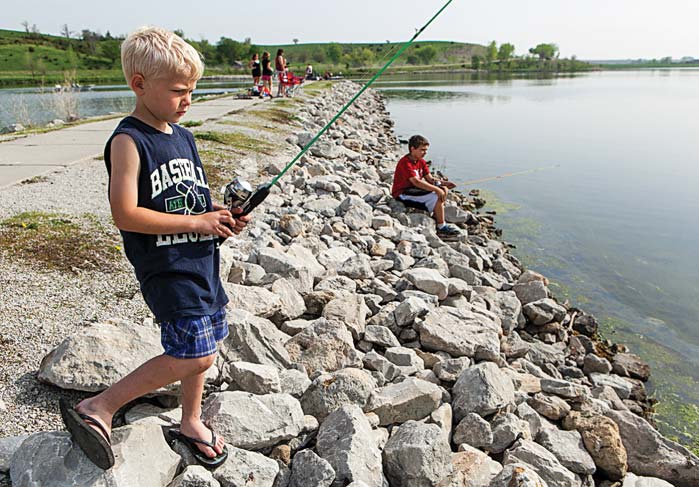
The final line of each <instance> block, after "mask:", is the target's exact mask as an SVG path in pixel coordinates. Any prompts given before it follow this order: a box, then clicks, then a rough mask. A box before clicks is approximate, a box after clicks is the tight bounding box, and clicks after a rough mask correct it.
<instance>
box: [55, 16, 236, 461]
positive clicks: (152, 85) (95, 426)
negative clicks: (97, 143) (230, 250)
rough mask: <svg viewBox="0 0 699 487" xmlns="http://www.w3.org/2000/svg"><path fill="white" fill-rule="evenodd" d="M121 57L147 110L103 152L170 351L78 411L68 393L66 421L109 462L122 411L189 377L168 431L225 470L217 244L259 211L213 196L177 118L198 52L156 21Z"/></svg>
mask: <svg viewBox="0 0 699 487" xmlns="http://www.w3.org/2000/svg"><path fill="white" fill-rule="evenodd" d="M121 60H122V66H123V70H124V75H125V77H126V81H127V83H128V84H129V87H130V88H131V89H132V90H133V91H134V93H135V94H136V108H135V109H134V111H133V113H132V114H131V115H130V116H128V117H126V118H124V119H123V120H122V121H121V122H120V123H119V125H118V126H117V128H116V130H115V131H114V134H113V135H112V136H111V137H110V139H109V140H108V141H107V144H106V147H105V150H104V159H105V164H106V166H107V172H108V174H109V191H108V196H109V202H110V206H111V210H112V216H113V218H114V223H115V224H116V225H117V227H119V230H120V231H121V235H122V238H123V240H124V251H125V253H126V257H127V258H128V259H129V261H130V262H131V264H132V265H133V266H134V271H135V273H136V278H137V279H138V281H139V283H140V287H141V292H142V294H143V298H144V300H145V302H146V303H147V304H148V307H149V308H150V309H151V311H152V312H153V314H154V315H155V319H156V321H157V322H158V324H159V325H160V329H161V343H162V345H163V348H164V353H163V354H162V355H158V356H157V357H154V358H152V359H150V360H149V361H147V362H146V363H144V364H143V365H141V366H140V367H138V368H137V369H136V370H134V371H133V372H131V373H130V374H128V375H127V376H126V377H124V378H122V379H121V380H119V381H118V382H117V383H116V384H113V385H112V386H110V387H109V388H108V389H106V390H104V391H102V392H101V393H100V394H98V395H96V396H94V397H90V398H88V399H85V400H84V401H82V402H80V403H79V404H78V405H77V406H75V408H71V407H70V406H68V404H67V403H66V401H64V400H61V401H60V407H61V416H62V417H63V421H64V423H65V425H66V427H67V429H68V431H69V432H70V433H71V436H72V437H73V440H74V441H75V442H76V443H77V444H78V445H79V446H80V448H82V450H83V451H84V452H85V454H86V455H87V456H88V458H89V459H90V460H92V462H93V463H95V464H96V465H97V466H98V467H100V468H102V469H108V468H110V467H112V466H113V465H114V455H113V453H112V450H111V426H112V416H113V415H114V413H115V412H116V411H117V410H118V409H119V408H120V407H122V406H123V405H125V404H127V403H128V402H130V401H133V400H134V399H136V398H138V397H140V396H143V395H144V394H146V393H149V392H152V391H154V390H156V389H159V388H161V387H164V386H166V385H168V384H171V383H173V382H176V381H180V383H181V393H182V421H181V424H180V428H179V429H178V430H170V432H169V434H170V436H171V437H173V438H177V439H178V440H180V441H182V442H183V443H184V444H185V445H187V446H188V447H189V449H190V450H191V451H192V453H193V454H194V456H195V457H196V458H197V460H198V461H199V463H201V464H203V465H205V466H207V467H209V468H214V467H216V466H218V465H220V464H221V463H223V461H225V459H226V456H227V452H226V448H225V446H224V439H223V438H222V437H221V436H217V435H216V434H215V433H214V432H213V431H212V430H211V429H209V428H208V427H207V426H206V425H205V424H204V423H203V422H202V421H201V417H200V416H201V400H202V393H203V388H204V376H205V373H206V370H207V369H208V368H209V367H210V366H211V365H212V364H213V363H214V359H215V358H216V351H217V342H219V341H221V340H223V339H224V338H225V337H226V336H227V335H228V325H227V323H226V310H225V306H226V303H227V302H228V297H227V296H226V293H225V292H224V290H223V287H222V285H221V281H220V279H219V250H218V246H217V240H218V238H219V237H230V236H232V235H233V234H234V233H239V232H240V231H241V230H242V229H243V228H244V227H245V225H246V224H247V222H248V221H249V218H248V217H241V218H240V219H236V218H234V217H233V215H232V214H231V212H229V211H228V210H226V209H225V208H223V207H221V206H218V205H214V204H213V203H212V201H211V194H210V192H209V185H208V183H207V179H206V176H205V174H204V169H203V167H202V164H201V160H200V159H199V154H198V152H197V149H196V145H195V143H194V137H193V136H192V134H191V133H190V132H189V131H187V130H186V129H184V128H182V127H180V126H179V125H177V122H179V120H180V119H181V118H182V117H183V116H184V114H185V113H186V112H187V110H188V109H189V107H190V105H191V103H192V92H193V91H194V88H195V87H196V83H197V80H199V78H201V75H202V73H203V70H204V66H203V64H202V61H201V58H200V56H199V54H198V53H197V51H196V50H194V48H193V47H192V46H190V45H189V44H187V43H186V42H185V41H183V40H182V39H181V38H180V37H178V36H177V35H175V34H173V33H172V32H168V31H166V30H163V29H159V28H155V27H147V28H143V29H141V30H138V31H136V32H134V33H132V34H131V35H129V36H128V37H127V38H126V40H125V41H124V42H123V44H122V46H121ZM123 353H129V351H128V350H123ZM96 360H99V357H96Z"/></svg>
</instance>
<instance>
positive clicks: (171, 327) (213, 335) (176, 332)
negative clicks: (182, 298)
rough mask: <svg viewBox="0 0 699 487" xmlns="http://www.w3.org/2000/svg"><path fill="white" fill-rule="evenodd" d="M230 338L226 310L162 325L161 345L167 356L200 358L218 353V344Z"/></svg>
mask: <svg viewBox="0 0 699 487" xmlns="http://www.w3.org/2000/svg"><path fill="white" fill-rule="evenodd" d="M227 336H228V322H227V321H226V308H225V307H223V308H221V309H219V310H218V311H217V312H216V313H214V314H212V315H210V316H187V317H185V318H178V319H174V320H171V321H163V322H161V323H160V343H161V344H162V345H163V348H164V349H165V355H170V356H171V357H175V358H200V357H207V356H209V355H213V354H215V353H216V342H219V341H221V340H223V339H224V338H226V337H227Z"/></svg>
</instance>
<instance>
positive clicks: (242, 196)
mask: <svg viewBox="0 0 699 487" xmlns="http://www.w3.org/2000/svg"><path fill="white" fill-rule="evenodd" d="M452 1H453V0H448V1H447V3H445V4H444V6H442V8H440V9H439V11H438V12H437V13H436V14H434V15H433V16H432V18H431V19H430V20H429V21H428V22H427V23H426V24H425V25H423V26H422V27H421V28H420V29H418V30H417V31H416V32H415V35H413V37H412V38H411V39H410V40H409V41H407V42H405V44H403V46H402V47H401V48H400V49H399V50H398V51H397V52H396V53H395V54H394V55H393V57H391V59H389V60H388V62H387V63H386V64H385V65H384V66H383V67H382V68H381V69H380V70H379V71H378V72H377V73H376V74H375V75H374V76H373V78H371V79H370V80H369V81H368V82H367V83H366V84H365V85H364V86H362V88H361V89H360V90H359V91H358V92H357V93H356V94H355V95H354V96H353V97H352V99H351V100H350V101H348V102H347V103H346V104H345V106H343V107H342V108H341V109H340V111H339V112H337V114H336V115H335V116H334V117H333V118H332V120H330V121H329V122H328V123H327V124H325V126H324V127H323V128H322V129H320V131H319V132H318V133H317V134H316V135H315V137H313V138H312V139H311V140H310V141H309V142H308V143H307V144H306V145H305V146H304V147H303V149H301V151H300V152H299V153H298V154H296V157H294V159H293V160H292V161H291V162H290V163H289V164H287V165H286V167H284V169H282V171H281V172H280V173H279V174H278V175H277V176H276V177H275V178H274V179H272V181H270V182H267V183H262V184H260V185H259V186H258V187H257V188H256V189H255V190H253V189H252V186H251V185H250V184H249V183H248V182H247V181H244V180H243V179H240V178H235V179H234V180H233V181H231V182H230V183H229V184H227V185H226V187H225V189H224V192H223V201H224V204H225V205H226V207H228V209H229V210H232V209H233V208H240V209H241V210H242V211H241V212H240V213H237V214H235V215H234V216H235V217H236V218H238V217H241V216H244V215H247V214H248V213H250V212H251V211H252V210H254V209H255V208H256V207H257V206H259V205H260V203H262V202H263V201H264V200H265V199H266V198H267V196H269V192H270V190H271V189H272V186H274V185H275V184H276V183H277V181H279V179H280V178H281V177H282V176H283V175H284V174H285V173H286V172H287V171H288V170H289V169H291V168H292V167H293V166H294V164H296V163H297V162H298V160H299V159H300V158H301V156H303V155H304V154H305V153H306V152H308V149H310V148H311V146H313V144H315V143H316V141H317V140H318V139H319V138H320V137H321V136H322V135H323V134H324V133H325V132H326V131H327V130H328V129H329V128H330V126H331V125H332V124H333V123H335V121H336V120H337V119H338V118H340V117H341V116H342V114H343V113H345V111H346V110H347V109H348V108H349V107H350V106H352V104H353V103H354V102H355V101H356V100H357V98H359V97H360V96H361V95H362V93H364V92H365V91H366V90H367V88H369V86H371V84H372V83H373V82H374V81H376V79H377V78H378V77H379V76H381V75H382V74H383V72H384V71H386V69H387V68H388V67H389V66H390V65H391V64H392V63H393V61H395V60H396V59H398V58H399V57H400V55H401V54H403V52H404V51H405V50H406V49H407V48H408V47H410V45H411V44H412V43H413V42H414V41H415V39H417V38H418V36H419V35H420V34H422V32H423V31H424V30H425V29H426V28H427V26H429V25H430V24H431V23H432V22H433V21H434V19H436V18H437V17H439V15H440V14H441V13H442V12H443V11H444V9H446V8H447V7H448V6H449V4H450V3H451V2H452Z"/></svg>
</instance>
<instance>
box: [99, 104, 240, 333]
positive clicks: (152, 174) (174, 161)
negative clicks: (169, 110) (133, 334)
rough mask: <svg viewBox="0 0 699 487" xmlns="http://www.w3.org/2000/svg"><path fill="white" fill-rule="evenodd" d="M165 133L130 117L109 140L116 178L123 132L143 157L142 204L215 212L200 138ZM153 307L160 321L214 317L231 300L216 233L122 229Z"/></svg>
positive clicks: (176, 131)
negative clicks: (116, 141)
mask: <svg viewBox="0 0 699 487" xmlns="http://www.w3.org/2000/svg"><path fill="white" fill-rule="evenodd" d="M170 126H171V127H172V134H166V133H164V132H161V131H159V130H157V129H155V128H154V127H151V126H150V125H148V124H146V123H143V122H141V121H140V120H138V119H137V118H134V117H126V118H124V119H123V120H122V121H121V122H120V123H119V125H118V126H117V128H116V129H115V130H114V133H113V134H112V136H111V137H110V138H109V140H108V141H107V144H106V146H105V149H104V161H105V164H106V166H107V173H108V174H109V175H110V178H111V169H112V167H111V160H110V148H111V143H112V139H113V138H114V137H115V136H116V135H117V134H127V135H129V136H130V137H131V138H132V139H133V141H134V142H135V143H136V147H137V149H138V154H139V157H140V163H141V167H140V172H139V176H138V206H141V207H144V208H149V209H151V210H155V211H160V212H163V213H177V214H181V215H198V214H201V213H205V212H209V211H212V210H213V205H212V203H211V195H210V193H209V185H208V184H207V180H206V176H205V175H204V169H203V167H202V164H201V160H200V159H199V153H198V152H197V148H196V145H195V143H194V137H193V136H192V134H191V133H190V132H189V131H188V130H186V129H184V128H182V127H180V126H179V125H175V124H171V125H170ZM121 235H122V238H123V239H124V251H125V253H126V257H127V258H128V259H129V262H131V264H132V265H133V267H134V270H135V272H136V278H137V279H138V282H139V283H140V285H141V292H142V293H143V298H144V299H145V301H146V303H147V304H148V307H149V308H150V309H151V311H152V312H153V314H154V315H155V319H156V321H158V322H161V321H169V320H172V319H176V318H182V317H186V316H203V315H212V314H214V313H215V312H216V311H217V310H218V309H219V308H221V307H222V306H225V305H226V303H227V302H228V297H227V296H226V293H225V291H224V290H223V286H222V285H221V280H220V278H219V251H218V246H217V239H216V237H215V236H213V235H204V234H199V233H179V234H172V235H148V234H143V233H135V232H127V231H123V230H122V231H121Z"/></svg>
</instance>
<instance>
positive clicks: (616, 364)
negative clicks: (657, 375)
mask: <svg viewBox="0 0 699 487" xmlns="http://www.w3.org/2000/svg"><path fill="white" fill-rule="evenodd" d="M612 369H613V370H614V373H615V374H619V375H625V376H628V377H633V378H634V379H640V380H643V381H646V380H648V379H649V378H650V365H648V364H647V363H645V362H644V361H643V360H641V357H639V356H638V355H635V354H633V353H617V354H616V355H614V359H613V360H612Z"/></svg>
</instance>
